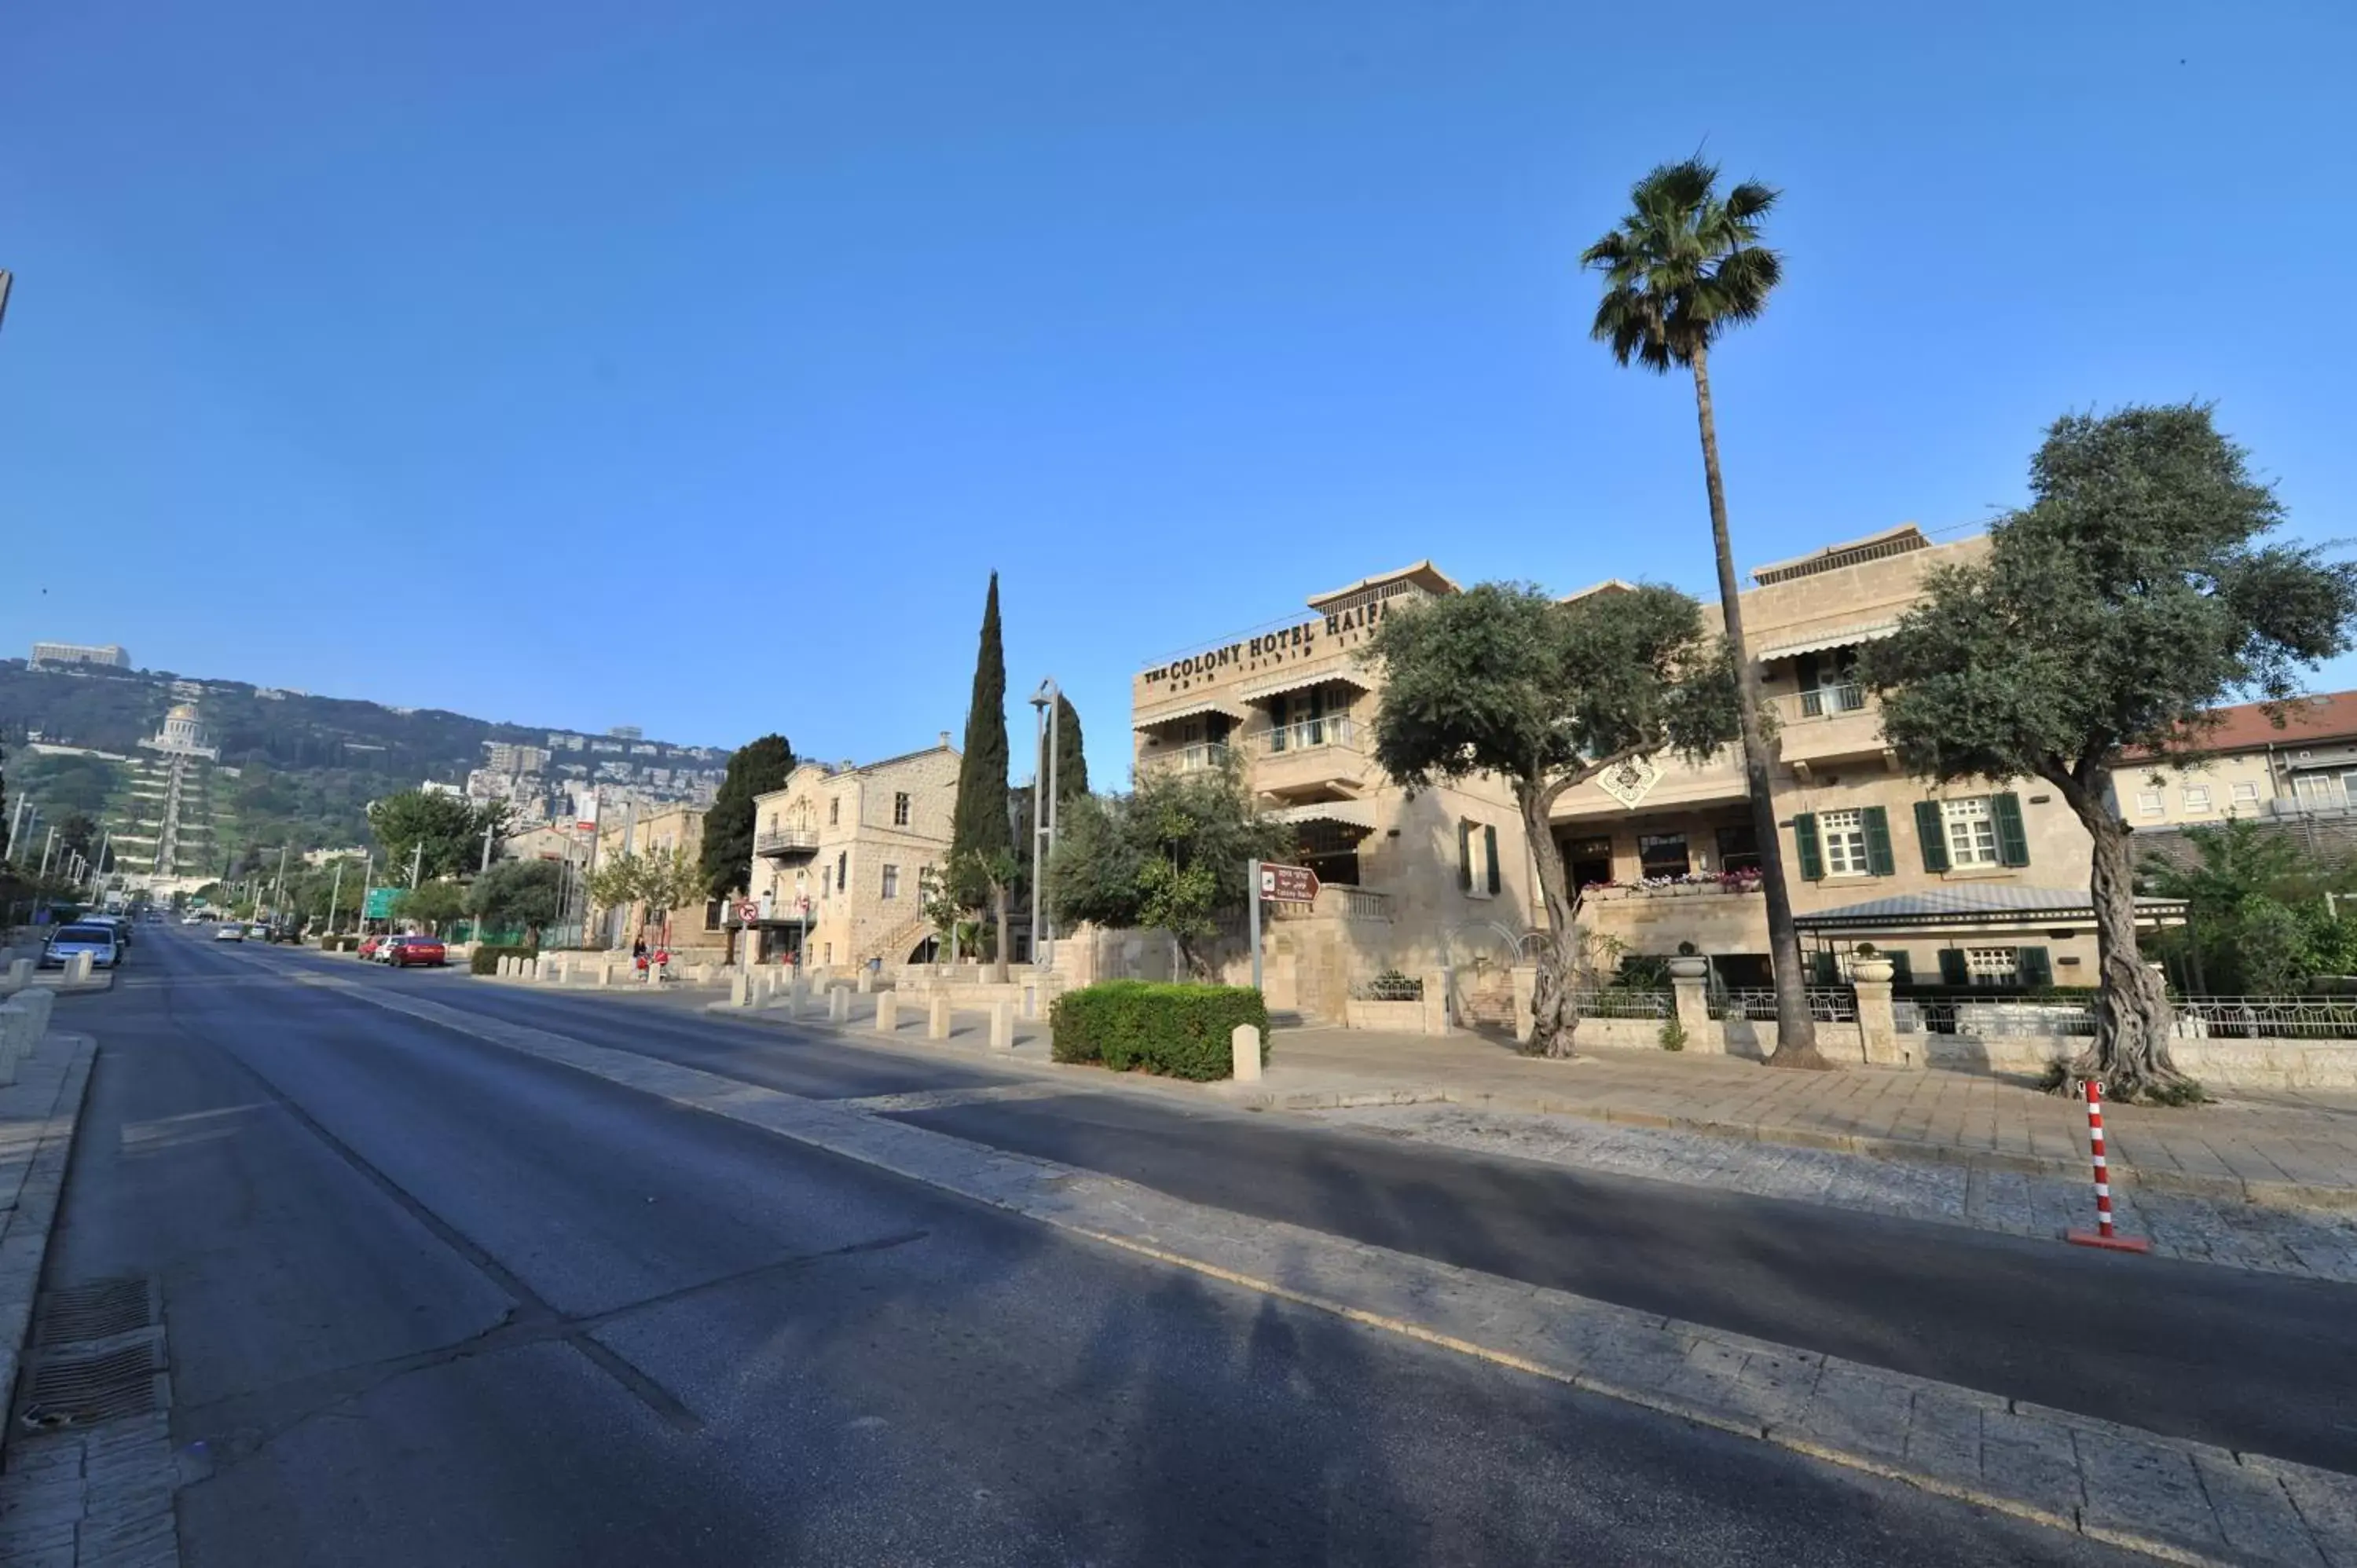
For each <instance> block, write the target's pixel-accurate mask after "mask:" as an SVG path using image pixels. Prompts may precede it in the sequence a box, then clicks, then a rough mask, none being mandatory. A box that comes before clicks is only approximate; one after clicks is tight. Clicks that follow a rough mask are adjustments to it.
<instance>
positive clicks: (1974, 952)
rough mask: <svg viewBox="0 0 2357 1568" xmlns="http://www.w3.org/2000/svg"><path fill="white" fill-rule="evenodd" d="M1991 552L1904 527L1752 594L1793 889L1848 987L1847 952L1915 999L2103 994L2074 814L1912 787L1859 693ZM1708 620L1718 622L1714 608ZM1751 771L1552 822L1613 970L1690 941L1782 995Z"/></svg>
mask: <svg viewBox="0 0 2357 1568" xmlns="http://www.w3.org/2000/svg"><path fill="white" fill-rule="evenodd" d="M1987 548H1988V541H1987V538H1986V536H1977V537H1974V538H1969V539H1964V540H1961V541H1957V542H1952V543H1946V544H1934V543H1932V542H1931V541H1930V540H1928V539H1926V538H1925V537H1924V536H1923V535H1922V534H1921V533H1920V532H1917V531H1916V530H1915V529H1914V528H1913V527H1912V526H1908V527H1902V528H1899V529H1895V530H1892V531H1890V532H1886V533H1882V534H1877V535H1874V536H1872V537H1870V538H1867V539H1863V540H1857V541H1852V542H1847V543H1843V544H1835V545H1831V546H1828V547H1826V548H1825V549H1824V550H1822V551H1820V552H1817V553H1814V554H1813V555H1810V556H1805V557H1803V558H1801V559H1799V560H1796V561H1791V562H1784V563H1780V564H1776V565H1773V566H1766V567H1761V568H1759V569H1758V570H1757V571H1755V572H1754V573H1753V580H1754V582H1755V583H1756V584H1757V585H1756V586H1754V587H1753V588H1751V589H1750V590H1749V591H1748V592H1746V593H1745V594H1744V595H1743V620H1744V636H1745V640H1746V642H1747V643H1748V645H1749V649H1750V650H1751V652H1752V655H1753V657H1754V660H1755V661H1756V663H1757V665H1758V667H1759V670H1760V678H1761V682H1762V684H1763V687H1764V690H1765V693H1766V695H1767V698H1768V701H1769V702H1770V703H1771V704H1772V706H1773V707H1774V709H1775V712H1776V721H1777V725H1778V735H1777V739H1776V741H1775V743H1774V744H1775V746H1776V748H1777V753H1778V755H1777V758H1776V761H1775V764H1774V766H1773V768H1772V778H1773V787H1774V790H1775V800H1776V820H1777V830H1778V832H1779V834H1780V836H1781V845H1782V849H1783V853H1784V865H1785V872H1786V876H1787V879H1788V881H1789V883H1790V885H1791V887H1792V906H1793V910H1794V913H1795V915H1796V916H1797V917H1798V918H1800V919H1801V921H1802V925H1803V950H1804V952H1806V953H1807V954H1808V955H1809V958H1810V961H1811V963H1812V966H1813V970H1814V972H1815V974H1816V977H1817V978H1819V979H1820V980H1825V981H1832V980H1835V979H1838V978H1841V977H1843V976H1845V975H1846V966H1847V955H1848V953H1849V952H1850V951H1851V950H1853V949H1854V948H1855V947H1856V946H1857V944H1860V943H1864V942H1871V943H1872V944H1873V945H1874V946H1875V947H1877V948H1878V949H1880V950H1885V951H1887V952H1889V953H1890V954H1891V955H1892V956H1893V957H1895V958H1896V959H1897V960H1898V961H1899V963H1900V983H1901V984H1906V983H1910V981H1911V982H1913V983H1941V982H1942V981H1943V979H1944V980H1945V981H1947V982H1949V983H1964V982H1966V981H1970V982H1972V983H1991V984H2003V983H2007V981H2006V978H2005V976H2006V975H2007V974H2008V973H2009V974H2010V975H2011V976H2012V977H2013V980H2014V981H2015V982H2016V983H2021V984H2037V983H2057V984H2066V985H2067V984H2072V983H2090V984H2091V983H2093V981H2094V977H2095V964H2094V956H2095V950H2094V938H2093V928H2092V921H2091V919H2090V918H2089V917H2088V915H2087V913H2086V910H2085V899H2086V893H2085V889H2086V886H2087V875H2088V861H2089V854H2090V849H2091V845H2090V843H2089V841H2088V837H2087V834H2086V832H2085V831H2084V830H2083V828H2082V827H2081V826H2080V825H2079V822H2078V820H2077V818H2076V817H2074V816H2073V815H2072V812H2071V811H2070V808H2069V807H2068V806H2067V805H2065V804H2064V803H2063V801H2062V800H2061V798H2060V797H2059V796H2057V795H2056V794H2055V792H2054V791H2053V789H2051V788H2050V786H2048V785H2046V784H2045V783H2044V782H2043V781H2042V780H2038V779H2017V780H1991V781H1986V782H1975V783H1972V784H1966V785H1948V786H1933V785H1928V784H1925V783H1923V782H1922V781H1921V780H1920V779H1914V778H1912V777H1910V776H1909V775H1907V774H1906V773H1903V772H1901V771H1900V768H1899V765H1898V759H1897V757H1895V756H1894V755H1893V754H1892V753H1891V752H1890V750H1889V748H1888V747H1887V746H1886V745H1885V743H1884V740H1883V736H1882V725H1881V719H1880V714H1879V712H1878V703H1875V701H1874V700H1873V699H1872V698H1871V696H1869V695H1868V694H1867V693H1865V692H1863V691H1862V690H1861V689H1860V688H1859V687H1858V686H1857V684H1856V683H1855V682H1854V681H1852V680H1851V679H1850V675H1851V672H1852V671H1853V670H1854V667H1855V662H1856V660H1857V650H1859V649H1860V648H1861V647H1862V646H1864V645H1865V644H1867V643H1868V642H1871V641H1874V640H1876V639H1879V638H1882V637H1886V636H1888V635H1889V632H1890V631H1891V629H1892V628H1894V627H1895V625H1896V623H1897V621H1898V619H1899V618H1900V615H1901V614H1903V613H1904V612H1905V611H1906V609H1907V608H1908V607H1910V605H1912V604H1913V603H1914V602H1915V600H1916V599H1917V598H1918V597H1919V596H1921V583H1922V578H1923V575H1924V573H1925V572H1926V571H1928V570H1929V569H1930V568H1932V566H1935V565H1941V564H1950V563H1957V562H1965V561H1971V560H1974V559H1976V558H1977V557H1979V556H1980V555H1981V554H1983V553H1985V552H1986V550H1987ZM1706 616H1707V618H1709V620H1710V621H1711V623H1712V624H1713V625H1716V624H1717V608H1716V607H1711V608H1709V609H1708V610H1706ZM1739 757H1740V754H1739V752H1738V750H1737V749H1736V748H1734V747H1729V748H1728V749H1727V751H1726V752H1723V753H1721V754H1720V755H1719V756H1717V757H1713V758H1712V759H1710V760H1709V761H1708V762H1706V763H1705V764H1703V765H1700V766H1695V765H1690V764H1687V763H1685V762H1683V761H1681V760H1679V759H1676V758H1674V757H1662V758H1657V759H1655V760H1654V761H1653V762H1652V763H1651V764H1648V765H1645V766H1642V767H1639V768H1631V769H1628V770H1624V771H1623V773H1622V774H1621V775H1620V776H1616V777H1612V778H1609V779H1597V780H1592V781H1590V782H1589V783H1587V784H1585V785H1583V786H1581V787H1580V788H1579V789H1575V790H1572V791H1570V792H1568V793H1567V794H1566V795H1565V797H1564V798H1563V800H1562V801H1561V802H1560V803H1559V804H1558V805H1557V807H1556V809H1555V832H1556V837H1557V840H1558V842H1559V843H1561V844H1562V846H1563V850H1564V858H1565V861H1566V865H1568V866H1569V867H1570V868H1571V871H1572V875H1573V876H1574V879H1575V881H1577V882H1578V883H1579V884H1581V885H1582V886H1584V887H1585V888H1586V889H1587V891H1586V895H1585V899H1586V904H1585V911H1584V915H1583V922H1584V924H1585V925H1586V926H1587V929H1590V930H1591V931H1593V932H1594V933H1596V934H1597V935H1598V937H1600V938H1603V939H1606V940H1605V941H1604V942H1603V944H1602V947H1603V950H1604V955H1605V956H1607V957H1609V956H1610V955H1612V954H1614V953H1620V952H1625V953H1638V954H1648V955H1662V956H1666V955H1668V954H1671V953H1674V952H1675V951H1676V950H1677V947H1678V944H1679V943H1681V942H1692V943H1693V944H1694V945H1695V947H1696V948H1697V949H1698V950H1701V951H1702V952H1704V953H1706V954H1708V955H1710V956H1711V957H1712V959H1713V961H1714V963H1715V964H1716V966H1717V974H1718V979H1719V980H1720V982H1721V983H1726V984H1728V985H1732V986H1736V987H1738V988H1740V987H1748V986H1766V985H1769V984H1770V983H1772V976H1771V975H1770V972H1769V966H1768V959H1767V953H1768V929H1767V913H1766V901H1765V899H1764V898H1763V897H1762V896H1761V895H1760V891H1759V885H1758V883H1757V881H1756V880H1750V879H1747V878H1746V877H1745V876H1744V875H1743V874H1744V873H1745V872H1747V871H1756V868H1757V866H1758V864H1759V862H1758V851H1757V843H1756V839H1755V836H1754V833H1753V830H1752V825H1751V813H1750V807H1749V800H1748V799H1747V796H1746V793H1745V789H1744V779H1743V771H1742V768H1741V764H1740V760H1739ZM1877 907H1880V908H1877ZM1943 915H1944V917H1945V918H1943Z"/></svg>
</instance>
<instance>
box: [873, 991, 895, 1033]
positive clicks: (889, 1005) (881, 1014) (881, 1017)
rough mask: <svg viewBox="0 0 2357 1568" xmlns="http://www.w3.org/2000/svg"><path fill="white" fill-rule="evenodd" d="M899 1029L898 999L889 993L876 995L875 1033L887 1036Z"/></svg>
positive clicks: (880, 992)
mask: <svg viewBox="0 0 2357 1568" xmlns="http://www.w3.org/2000/svg"><path fill="white" fill-rule="evenodd" d="M899 1027H900V998H899V994H898V993H894V992H890V991H879V992H877V993H876V1032H877V1034H879V1035H889V1034H892V1033H894V1032H896V1031H897V1030H899Z"/></svg>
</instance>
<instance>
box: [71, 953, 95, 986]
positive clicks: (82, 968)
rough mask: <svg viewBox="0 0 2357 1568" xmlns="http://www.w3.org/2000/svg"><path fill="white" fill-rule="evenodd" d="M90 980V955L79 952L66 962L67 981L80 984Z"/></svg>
mask: <svg viewBox="0 0 2357 1568" xmlns="http://www.w3.org/2000/svg"><path fill="white" fill-rule="evenodd" d="M89 978H90V954H88V953H86V952H78V953H76V954H74V955H73V956H72V957H71V958H70V959H68V960H66V979H68V980H69V981H71V982H73V983H76V984H80V983H81V982H83V981H86V980H88V979H89Z"/></svg>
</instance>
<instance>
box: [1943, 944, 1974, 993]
mask: <svg viewBox="0 0 2357 1568" xmlns="http://www.w3.org/2000/svg"><path fill="white" fill-rule="evenodd" d="M1940 983H1941V984H1943V985H1970V984H1971V983H1973V976H1972V972H1971V971H1970V970H1968V969H1966V968H1965V967H1964V949H1962V948H1942V949H1941V950H1940Z"/></svg>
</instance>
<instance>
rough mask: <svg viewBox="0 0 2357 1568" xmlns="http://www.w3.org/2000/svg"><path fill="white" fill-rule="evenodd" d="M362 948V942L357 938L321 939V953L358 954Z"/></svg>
mask: <svg viewBox="0 0 2357 1568" xmlns="http://www.w3.org/2000/svg"><path fill="white" fill-rule="evenodd" d="M360 946H361V940H360V938H358V937H356V936H340V937H321V938H320V939H319V950H320V951H321V952H358V951H359V950H360Z"/></svg>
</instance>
